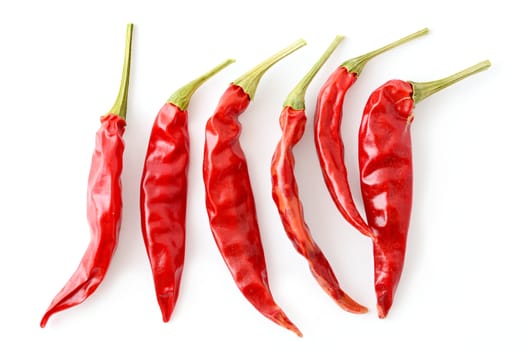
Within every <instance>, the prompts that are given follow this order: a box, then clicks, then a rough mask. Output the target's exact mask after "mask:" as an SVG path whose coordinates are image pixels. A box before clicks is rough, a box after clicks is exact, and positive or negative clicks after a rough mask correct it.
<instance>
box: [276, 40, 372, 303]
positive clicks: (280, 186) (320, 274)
mask: <svg viewBox="0 0 527 350" xmlns="http://www.w3.org/2000/svg"><path fill="white" fill-rule="evenodd" d="M342 39H344V37H343V36H337V37H336V38H335V40H333V42H332V43H331V45H330V46H329V47H328V49H327V50H326V51H325V52H324V54H323V55H322V57H321V58H320V59H319V60H318V61H317V62H316V64H315V65H314V66H313V67H312V68H311V70H310V71H309V72H308V73H307V74H306V75H305V76H304V78H303V79H302V80H301V81H300V82H299V83H298V84H297V86H296V87H295V88H294V89H293V90H292V91H291V93H290V94H289V96H288V97H287V99H286V101H285V102H284V107H283V109H282V113H281V114H280V128H281V129H282V136H281V138H280V141H279V142H278V145H277V146H276V149H275V151H274V154H273V159H272V162H271V180H272V194H273V199H274V202H275V203H276V206H277V208H278V212H279V214H280V218H281V220H282V224H283V225H284V229H285V232H286V234H287V236H288V237H289V239H290V240H291V242H292V243H293V246H294V247H295V249H296V250H297V251H298V253H300V254H301V255H302V256H303V257H305V258H306V260H307V262H308V264H309V268H310V269H311V273H312V274H313V276H314V277H315V279H316V280H317V282H318V283H319V284H320V286H321V287H322V288H323V289H324V290H325V291H326V293H328V294H329V295H330V296H331V297H332V298H333V300H335V302H336V303H337V304H338V305H339V306H340V307H342V308H343V309H344V310H346V311H350V312H354V313H364V312H367V308H365V307H364V306H362V305H360V304H358V303H357V302H356V301H355V300H353V299H352V298H351V297H350V296H349V295H347V294H346V293H345V292H344V291H343V290H342V289H341V288H340V285H339V282H338V280H337V277H336V276H335V273H334V272H333V269H332V268H331V265H330V263H329V261H328V260H327V258H326V257H325V256H324V253H323V252H322V250H321V249H320V248H319V246H318V245H317V243H316V242H315V241H314V239H313V237H312V236H311V233H310V231H309V227H308V226H307V224H306V222H305V220H304V213H303V208H302V202H301V201H300V198H299V195H298V186H297V183H296V179H295V173H294V167H295V158H294V155H293V148H294V146H295V145H296V144H297V143H298V142H299V141H300V139H301V138H302V136H303V134H304V130H305V126H306V120H307V118H306V113H305V94H306V90H307V88H308V86H309V84H310V83H311V81H312V80H313V78H314V77H315V75H316V74H317V72H318V71H319V70H320V68H322V66H323V64H324V63H325V62H326V61H327V59H328V58H329V56H330V55H331V54H332V53H333V51H335V49H336V48H337V46H338V45H339V44H340V42H341V41H342Z"/></svg>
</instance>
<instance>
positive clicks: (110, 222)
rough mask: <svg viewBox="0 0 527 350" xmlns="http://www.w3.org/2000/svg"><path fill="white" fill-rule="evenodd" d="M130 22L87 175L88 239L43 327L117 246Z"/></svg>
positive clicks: (74, 299) (88, 290) (78, 294)
mask: <svg viewBox="0 0 527 350" xmlns="http://www.w3.org/2000/svg"><path fill="white" fill-rule="evenodd" d="M132 30H133V26H132V24H129V25H128V27H127V33H126V50H125V62H124V65H123V76H122V80H121V87H120V89H119V95H118V97H117V100H116V102H115V105H114V106H113V108H112V109H111V110H110V112H109V113H108V114H106V115H105V116H103V117H102V118H101V127H100V128H99V131H98V132H97V134H96V139H95V150H94V152H93V156H92V161H91V168H90V175H89V178H88V198H87V199H88V203H87V214H88V215H87V216H88V223H89V226H90V231H91V240H90V243H89V245H88V248H87V250H86V253H85V254H84V256H83V258H82V260H81V262H80V264H79V266H78V268H77V270H76V271H75V272H74V273H73V275H72V276H71V278H70V279H69V281H68V282H67V283H66V285H65V286H64V287H63V288H62V290H61V291H60V292H59V293H58V294H57V296H56V297H55V298H54V299H53V301H52V302H51V305H50V306H49V307H48V309H47V311H46V313H45V314H44V316H43V317H42V320H41V322H40V326H41V327H45V326H46V323H47V322H48V319H49V317H50V316H51V315H53V314H54V313H57V312H59V311H62V310H65V309H68V308H70V307H72V306H75V305H78V304H80V303H82V302H83V301H84V300H86V299H87V298H88V297H89V296H90V295H91V294H92V293H93V292H94V291H95V290H96V289H97V287H98V286H99V285H100V284H101V282H102V280H103V278H104V276H105V275H106V272H107V271H108V268H109V266H110V262H111V260H112V256H113V253H114V251H115V248H116V246H117V241H118V237H119V229H120V226H121V209H122V199H121V180H120V177H121V171H122V168H123V152H124V141H123V134H124V130H125V125H126V122H125V117H126V104H127V96H128V82H129V74H130V55H131V47H132Z"/></svg>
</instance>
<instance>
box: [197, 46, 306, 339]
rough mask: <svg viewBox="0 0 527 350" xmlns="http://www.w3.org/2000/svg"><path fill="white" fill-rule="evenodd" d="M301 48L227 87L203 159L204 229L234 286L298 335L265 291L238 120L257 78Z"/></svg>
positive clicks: (207, 136) (286, 51)
mask: <svg viewBox="0 0 527 350" xmlns="http://www.w3.org/2000/svg"><path fill="white" fill-rule="evenodd" d="M304 45H305V41H303V40H299V41H297V42H295V43H294V44H292V45H291V46H289V47H287V48H285V49H284V50H282V51H280V52H278V53H277V54H275V55H273V56H271V57H270V58H268V59H267V60H265V61H263V62H262V63H261V64H259V65H257V66H256V67H255V68H254V69H252V70H250V71H249V72H247V73H246V74H244V75H242V76H241V77H240V78H239V79H237V80H235V81H234V82H233V83H231V85H230V86H229V87H228V88H227V90H226V91H225V93H224V94H223V96H222V97H221V99H220V101H219V104H218V106H217V108H216V111H215V112H214V114H213V115H212V117H210V118H209V120H208V121H207V125H206V133H205V150H204V157H203V179H204V182H205V192H206V193H205V194H206V207H207V213H208V217H209V222H210V227H211V230H212V234H213V236H214V239H215V241H216V244H217V246H218V249H219V250H220V252H221V255H222V257H223V259H224V261H225V263H226V265H227V267H228V268H229V270H230V272H231V274H232V277H233V278H234V281H235V282H236V285H237V286H238V288H239V289H240V291H241V292H242V293H243V295H244V296H245V297H246V298H247V300H249V302H251V304H253V306H254V307H255V308H256V309H257V310H258V311H260V313H262V314H263V315H264V316H266V317H268V318H269V319H270V320H272V321H273V322H275V323H277V324H278V325H280V326H283V327H285V328H287V329H289V330H291V331H293V332H295V333H296V334H297V335H299V336H301V335H302V334H301V333H300V331H299V330H298V328H297V327H296V326H295V325H294V324H293V323H292V322H291V321H290V320H289V318H288V317H287V316H286V314H285V313H284V311H282V309H281V308H280V307H279V306H278V305H277V304H276V302H275V301H274V299H273V296H272V294H271V291H270V288H269V282H268V278H267V268H266V263H265V256H264V250H263V247H262V242H261V237H260V230H259V227H258V221H257V216H256V207H255V201H254V195H253V192H252V189H251V183H250V179H249V172H248V169H247V161H246V159H245V154H244V152H243V150H242V148H241V145H240V141H239V137H240V133H241V124H240V122H239V120H238V118H239V116H240V115H241V114H242V113H243V112H244V111H245V109H246V108H247V107H248V106H249V103H250V102H251V100H252V99H253V98H254V94H255V92H256V88H257V86H258V83H259V81H260V79H261V77H262V76H263V74H264V73H265V72H266V71H267V70H268V69H269V68H270V67H271V66H272V65H274V64H275V63H276V62H278V61H279V60H281V59H282V58H284V57H285V56H287V55H289V54H291V53H292V52H293V51H296V50H297V49H299V48H300V47H302V46H304Z"/></svg>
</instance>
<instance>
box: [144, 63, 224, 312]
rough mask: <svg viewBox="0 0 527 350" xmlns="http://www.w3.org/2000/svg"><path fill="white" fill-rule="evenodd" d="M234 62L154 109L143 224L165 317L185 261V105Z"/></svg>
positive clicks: (146, 164) (177, 92)
mask: <svg viewBox="0 0 527 350" xmlns="http://www.w3.org/2000/svg"><path fill="white" fill-rule="evenodd" d="M232 62H233V60H227V61H225V62H223V63H222V64H220V65H218V66H217V67H215V68H214V69H212V70H211V71H209V72H207V73H206V74H204V75H202V76H201V77H199V78H198V79H196V80H194V81H192V82H190V83H189V84H187V85H185V86H184V87H182V88H181V89H179V90H178V91H176V92H175V93H174V94H173V95H172V96H171V97H170V99H169V100H168V102H167V103H165V105H164V106H163V107H162V108H161V110H160V111H159V113H158V114H157V117H156V119H155V120H154V125H153V126H152V131H151V133H150V139H149V142H148V148H147V152H146V156H145V162H144V167H143V175H142V177H141V188H140V210H141V229H142V233H143V240H144V243H145V247H146V251H147V254H148V258H149V261H150V265H151V268H152V276H153V278H154V284H155V289H156V296H157V301H158V304H159V307H160V309H161V314H162V316H163V321H164V322H168V321H169V320H170V316H171V315H172V312H173V311H174V307H175V305H176V301H177V298H178V294H179V286H180V282H181V274H182V272H183V265H184V260H185V232H186V231H185V224H186V213H187V210H186V209H187V173H188V164H189V135H188V113H187V107H188V104H189V102H190V98H191V96H192V95H193V93H194V92H195V91H196V89H197V88H198V87H199V86H200V85H201V84H203V83H204V82H205V81H206V80H207V79H208V78H209V77H211V76H212V75H213V74H215V73H217V72H218V71H219V70H221V69H223V68H224V67H225V66H227V65H228V64H230V63H232Z"/></svg>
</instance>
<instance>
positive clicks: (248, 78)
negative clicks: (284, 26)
mask: <svg viewBox="0 0 527 350" xmlns="http://www.w3.org/2000/svg"><path fill="white" fill-rule="evenodd" d="M304 45H306V41H305V40H304V39H299V40H297V41H295V42H294V43H293V44H291V45H289V46H288V47H286V48H285V49H283V50H281V51H279V52H277V53H276V54H274V55H273V56H271V57H269V58H268V59H266V60H265V61H263V62H262V63H260V64H259V65H257V66H256V67H254V68H253V69H251V70H250V71H248V72H247V73H245V74H244V75H242V76H241V77H239V78H238V79H236V80H235V81H234V82H233V84H234V85H238V86H239V87H241V88H242V89H243V91H244V92H245V93H246V94H247V95H249V98H250V99H251V100H252V99H253V98H254V94H255V92H256V88H257V87H258V83H259V82H260V79H261V78H262V76H263V75H264V73H265V72H266V71H267V70H268V69H269V68H271V67H272V66H273V65H274V64H275V63H276V62H278V61H280V60H281V59H282V58H284V57H286V56H288V55H290V54H291V53H293V52H294V51H296V50H298V49H299V48H301V47H302V46H304Z"/></svg>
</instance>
